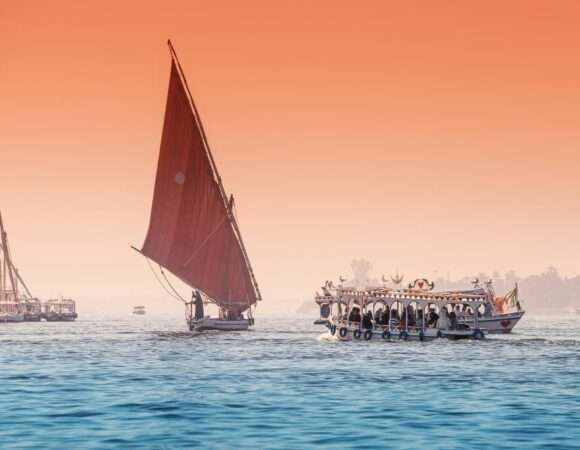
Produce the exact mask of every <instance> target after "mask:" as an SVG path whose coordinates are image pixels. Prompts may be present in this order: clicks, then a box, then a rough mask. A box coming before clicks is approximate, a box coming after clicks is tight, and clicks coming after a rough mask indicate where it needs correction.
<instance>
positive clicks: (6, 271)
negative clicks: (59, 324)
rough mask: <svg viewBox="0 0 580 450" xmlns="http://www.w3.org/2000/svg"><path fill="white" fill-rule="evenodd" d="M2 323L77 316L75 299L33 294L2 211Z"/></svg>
mask: <svg viewBox="0 0 580 450" xmlns="http://www.w3.org/2000/svg"><path fill="white" fill-rule="evenodd" d="M0 253H1V255H0V256H1V257H0V322H40V320H41V319H45V320H47V321H50V322H53V321H72V320H75V319H76V318H77V313H76V310H75V309H76V307H75V302H74V300H70V299H60V300H48V301H47V302H44V303H42V302H41V301H40V300H39V299H37V298H36V297H33V296H32V294H31V293H30V290H29V289H28V286H27V285H26V283H25V282H24V280H23V279H22V276H21V275H20V273H19V272H18V269H17V268H16V266H15V265H14V262H13V260H12V257H11V254H10V246H9V245H8V234H7V233H6V230H5V229H4V222H3V220H2V214H0Z"/></svg>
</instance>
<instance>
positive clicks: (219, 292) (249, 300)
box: [141, 60, 259, 311]
mask: <svg viewBox="0 0 580 450" xmlns="http://www.w3.org/2000/svg"><path fill="white" fill-rule="evenodd" d="M232 206H233V205H232V202H231V201H230V202H228V201H227V199H226V198H225V193H224V191H223V187H222V186H221V183H220V180H219V176H218V175H217V173H216V169H215V166H214V165H213V161H212V160H211V153H210V150H209V148H208V147H207V144H206V141H205V136H204V134H203V129H202V127H201V123H200V121H199V117H197V114H196V111H195V109H194V106H193V105H192V103H191V101H190V97H189V96H188V92H187V87H186V85H185V84H184V79H183V76H182V75H181V74H180V69H179V67H178V65H176V61H175V60H173V61H172V63H171V76H170V82H169V91H168V95H167V105H166V111H165V122H164V126H163V135H162V139H161V149H160V153H159V163H158V167H157V178H156V181H155V191H154V194H153V205H152V209H151V219H150V223H149V231H148V232H147V237H146V238H145V243H144V244H143V248H142V250H141V252H142V253H143V254H144V255H145V256H146V257H148V258H150V259H152V260H153V261H155V262H157V263H158V264H160V265H161V266H163V267H165V268H167V269H168V270H169V271H171V272H172V273H173V274H174V275H176V276H177V277H178V278H180V279H181V280H182V281H184V282H185V283H187V284H188V285H190V286H191V287H194V288H196V289H200V290H201V291H202V292H203V293H205V294H206V295H207V296H208V297H210V298H211V299H212V300H213V301H215V303H216V304H218V305H219V306H221V307H223V308H226V309H228V310H231V311H244V310H246V309H247V308H249V307H250V306H251V305H252V304H253V303H255V302H256V301H257V300H258V299H259V291H258V289H257V285H256V284H255V280H254V279H253V274H252V272H251V268H250V266H249V262H248V259H247V256H246V254H245V250H244V248H243V244H242V242H241V237H240V235H239V231H238V227H237V224H236V222H235V218H234V216H233V213H232V211H231V208H232Z"/></svg>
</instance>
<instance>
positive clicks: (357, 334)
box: [353, 330, 361, 339]
mask: <svg viewBox="0 0 580 450" xmlns="http://www.w3.org/2000/svg"><path fill="white" fill-rule="evenodd" d="M360 335H361V332H360V330H354V333H353V336H354V338H355V339H360Z"/></svg>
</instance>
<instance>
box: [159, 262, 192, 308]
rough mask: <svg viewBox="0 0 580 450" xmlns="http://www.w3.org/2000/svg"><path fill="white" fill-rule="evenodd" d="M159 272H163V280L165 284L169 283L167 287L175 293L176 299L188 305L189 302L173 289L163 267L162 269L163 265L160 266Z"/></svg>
mask: <svg viewBox="0 0 580 450" xmlns="http://www.w3.org/2000/svg"><path fill="white" fill-rule="evenodd" d="M159 270H160V271H161V275H163V278H164V279H165V282H166V283H167V285H168V286H169V287H170V288H171V290H172V291H173V292H174V293H175V295H176V298H178V299H179V300H181V301H182V302H183V303H185V304H186V305H187V300H185V299H184V298H183V297H182V296H181V295H179V292H177V289H175V288H174V287H173V285H172V284H171V283H170V282H169V280H168V279H167V276H166V275H165V272H164V271H163V267H161V265H159Z"/></svg>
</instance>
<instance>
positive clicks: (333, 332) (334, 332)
mask: <svg viewBox="0 0 580 450" xmlns="http://www.w3.org/2000/svg"><path fill="white" fill-rule="evenodd" d="M330 334H332V335H333V336H334V335H335V334H336V325H335V324H332V325H331V326H330Z"/></svg>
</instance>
